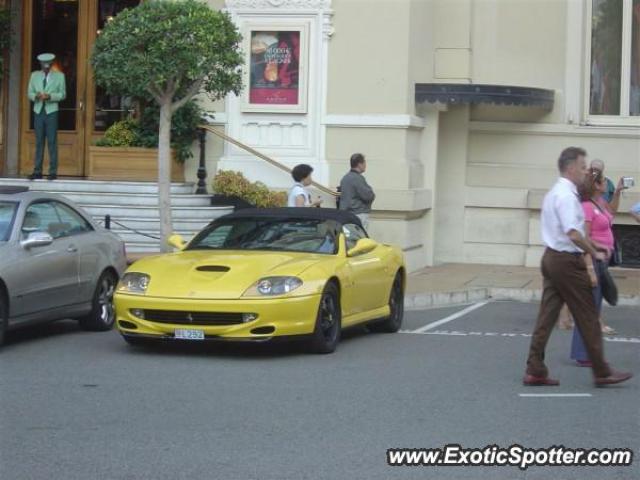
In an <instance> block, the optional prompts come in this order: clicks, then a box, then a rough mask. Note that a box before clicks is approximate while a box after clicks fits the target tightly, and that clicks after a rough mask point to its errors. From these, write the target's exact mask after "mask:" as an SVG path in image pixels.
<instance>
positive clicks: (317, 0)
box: [226, 0, 331, 10]
mask: <svg viewBox="0 0 640 480" xmlns="http://www.w3.org/2000/svg"><path fill="white" fill-rule="evenodd" d="M226 3H227V8H229V9H233V10H241V9H271V8H282V9H289V10H327V9H330V8H331V0H227V2H226Z"/></svg>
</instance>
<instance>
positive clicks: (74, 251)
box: [67, 245, 78, 253]
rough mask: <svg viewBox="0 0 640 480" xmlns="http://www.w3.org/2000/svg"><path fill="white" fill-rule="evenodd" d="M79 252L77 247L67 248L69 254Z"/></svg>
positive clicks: (70, 246)
mask: <svg viewBox="0 0 640 480" xmlns="http://www.w3.org/2000/svg"><path fill="white" fill-rule="evenodd" d="M77 251H78V247H76V246H75V245H69V246H68V247H67V252H69V253H76V252H77Z"/></svg>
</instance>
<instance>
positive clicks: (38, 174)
mask: <svg viewBox="0 0 640 480" xmlns="http://www.w3.org/2000/svg"><path fill="white" fill-rule="evenodd" d="M28 178H29V180H38V179H40V178H42V174H41V173H35V172H34V173H32V174H31V175H29V177H28Z"/></svg>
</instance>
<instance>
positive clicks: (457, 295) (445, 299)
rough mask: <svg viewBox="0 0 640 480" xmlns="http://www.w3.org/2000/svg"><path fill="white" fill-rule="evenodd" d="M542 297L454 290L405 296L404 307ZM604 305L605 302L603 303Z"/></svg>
mask: <svg viewBox="0 0 640 480" xmlns="http://www.w3.org/2000/svg"><path fill="white" fill-rule="evenodd" d="M541 297H542V290H527V289H524V288H495V287H489V288H474V289H469V290H454V291H451V292H430V293H413V294H407V295H406V296H405V299H404V306H405V309H407V310H420V309H424V308H433V307H446V306H449V305H451V306H453V305H463V304H465V303H475V302H481V301H483V300H488V299H490V298H491V299H494V300H514V301H517V302H524V303H537V302H539V301H540V298H541ZM605 305H606V302H605ZM618 305H619V306H623V307H637V306H640V295H621V296H620V298H619V299H618Z"/></svg>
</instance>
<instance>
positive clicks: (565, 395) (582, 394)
mask: <svg viewBox="0 0 640 480" xmlns="http://www.w3.org/2000/svg"><path fill="white" fill-rule="evenodd" d="M518 396H519V397H576V398H580V397H593V395H591V394H590V393H519V394H518Z"/></svg>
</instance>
